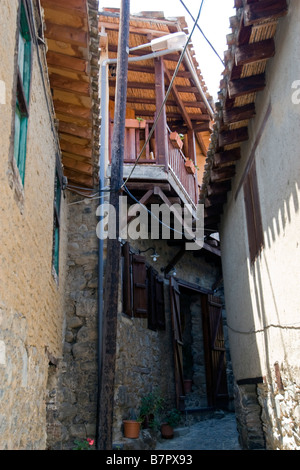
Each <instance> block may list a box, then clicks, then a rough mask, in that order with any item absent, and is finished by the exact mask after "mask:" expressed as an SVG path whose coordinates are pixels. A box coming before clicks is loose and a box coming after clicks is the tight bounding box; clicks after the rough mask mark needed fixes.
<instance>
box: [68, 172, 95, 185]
mask: <svg viewBox="0 0 300 470" xmlns="http://www.w3.org/2000/svg"><path fill="white" fill-rule="evenodd" d="M64 174H65V176H66V177H67V178H68V180H72V181H74V183H75V182H76V183H77V184H78V185H79V186H81V185H83V186H87V187H88V188H92V187H93V186H94V178H93V177H92V176H89V175H84V174H82V173H78V172H77V171H74V170H73V169H70V168H64Z"/></svg>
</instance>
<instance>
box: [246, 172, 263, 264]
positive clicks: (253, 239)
mask: <svg viewBox="0 0 300 470" xmlns="http://www.w3.org/2000/svg"><path fill="white" fill-rule="evenodd" d="M244 201H245V209H246V219H247V231H248V243H249V254H250V261H251V262H253V261H254V260H255V258H256V256H257V255H258V253H259V251H260V250H261V248H262V247H263V245H264V236H263V228H262V220H261V211H260V202H259V193H258V184H257V175H256V167H255V163H253V164H252V166H251V168H250V170H249V172H248V175H247V176H246V178H245V182H244Z"/></svg>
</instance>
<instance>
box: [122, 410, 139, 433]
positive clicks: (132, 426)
mask: <svg viewBox="0 0 300 470" xmlns="http://www.w3.org/2000/svg"><path fill="white" fill-rule="evenodd" d="M140 429H141V420H140V418H137V417H136V414H135V413H134V412H133V411H131V413H130V417H129V419H124V420H123V431H124V437H126V438H128V439H138V437H139V435H140Z"/></svg>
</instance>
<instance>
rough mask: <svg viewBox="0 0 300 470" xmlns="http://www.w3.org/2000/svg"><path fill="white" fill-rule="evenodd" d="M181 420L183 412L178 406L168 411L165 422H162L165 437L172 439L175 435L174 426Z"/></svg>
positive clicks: (162, 432)
mask: <svg viewBox="0 0 300 470" xmlns="http://www.w3.org/2000/svg"><path fill="white" fill-rule="evenodd" d="M180 420H181V413H180V411H179V410H177V408H173V409H172V410H170V411H167V412H166V414H165V419H164V422H163V423H162V424H161V428H160V430H161V436H162V437H163V438H164V439H172V438H173V437H174V428H175V427H176V426H178V424H179V423H180Z"/></svg>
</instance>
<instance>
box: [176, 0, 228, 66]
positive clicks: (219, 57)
mask: <svg viewBox="0 0 300 470" xmlns="http://www.w3.org/2000/svg"><path fill="white" fill-rule="evenodd" d="M180 3H181V4H182V6H183V7H184V8H185V10H186V11H187V12H188V14H189V15H190V17H191V19H192V20H193V21H195V18H194V17H193V15H192V14H191V12H190V11H189V9H188V8H187V6H186V5H185V3H184V2H183V1H182V0H180ZM197 28H198V29H199V31H200V33H201V34H202V36H203V37H204V39H205V40H206V42H207V43H208V44H209V46H210V47H211V48H212V50H213V51H214V53H215V54H216V56H217V57H218V59H220V61H221V62H222V65H223V66H224V67H225V63H224V61H223V59H222V57H221V56H220V55H219V54H218V52H217V51H216V49H215V48H214V46H213V45H212V43H211V42H210V41H209V39H208V38H207V37H206V35H205V34H204V32H203V30H202V29H201V28H200V26H199V25H198V24H197Z"/></svg>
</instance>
